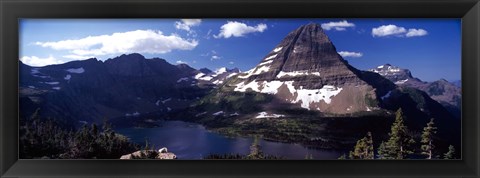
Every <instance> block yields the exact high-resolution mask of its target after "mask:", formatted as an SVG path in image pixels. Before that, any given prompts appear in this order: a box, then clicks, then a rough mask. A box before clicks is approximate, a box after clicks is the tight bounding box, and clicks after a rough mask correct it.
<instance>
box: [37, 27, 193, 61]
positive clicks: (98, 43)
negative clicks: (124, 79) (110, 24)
mask: <svg viewBox="0 0 480 178" xmlns="http://www.w3.org/2000/svg"><path fill="white" fill-rule="evenodd" d="M35 44H36V45H39V46H42V47H49V48H52V49H55V50H69V52H70V53H72V54H74V55H77V56H100V55H108V54H126V53H147V54H161V53H168V52H171V51H172V50H192V49H194V48H195V47H196V46H197V45H198V41H196V40H187V39H184V38H182V37H180V36H178V35H175V34H172V35H164V34H162V32H161V31H154V30H135V31H128V32H122V33H113V34H111V35H100V36H89V37H86V38H81V39H75V40H63V41H54V42H36V43H35Z"/></svg>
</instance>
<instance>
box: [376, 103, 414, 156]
mask: <svg viewBox="0 0 480 178" xmlns="http://www.w3.org/2000/svg"><path fill="white" fill-rule="evenodd" d="M403 117H404V116H403V111H402V108H400V109H398V110H397V112H396V117H395V122H393V124H392V128H391V131H390V133H389V134H388V135H389V136H390V138H389V139H388V141H387V142H386V143H385V151H386V154H384V159H404V158H405V157H406V156H407V155H408V154H412V153H413V151H412V150H411V149H410V146H411V145H412V144H413V143H415V141H414V140H413V138H412V137H411V136H410V135H409V134H408V129H407V126H405V124H404V119H403Z"/></svg>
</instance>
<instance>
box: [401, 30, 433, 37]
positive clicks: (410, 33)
mask: <svg viewBox="0 0 480 178" xmlns="http://www.w3.org/2000/svg"><path fill="white" fill-rule="evenodd" d="M427 34H428V32H427V31H426V30H424V29H414V28H412V29H408V33H407V34H405V36H406V37H415V36H425V35H427Z"/></svg>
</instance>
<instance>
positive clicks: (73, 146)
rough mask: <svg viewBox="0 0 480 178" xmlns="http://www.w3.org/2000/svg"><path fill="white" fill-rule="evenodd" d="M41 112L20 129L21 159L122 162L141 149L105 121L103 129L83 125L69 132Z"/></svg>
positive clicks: (26, 121)
mask: <svg viewBox="0 0 480 178" xmlns="http://www.w3.org/2000/svg"><path fill="white" fill-rule="evenodd" d="M38 112H39V110H38V109H37V110H36V111H35V113H34V114H33V115H32V116H31V117H30V118H28V119H25V120H24V122H22V125H21V126H20V138H19V143H20V144H19V154H20V155H19V156H20V158H22V159H32V158H48V159H92V158H97V159H119V158H120V157H121V156H122V155H125V154H129V153H131V152H134V151H136V150H138V149H139V145H137V144H133V143H130V142H129V141H128V139H127V138H126V137H125V136H123V135H120V134H117V133H115V132H114V131H113V130H112V126H111V125H110V124H109V123H108V122H107V121H106V120H104V123H103V125H102V126H101V128H99V126H97V125H96V124H92V125H90V126H88V125H86V124H84V125H83V127H82V128H81V129H78V130H75V129H70V130H68V129H66V128H64V127H61V126H59V124H57V123H56V122H55V121H53V120H52V119H40V118H39V117H38Z"/></svg>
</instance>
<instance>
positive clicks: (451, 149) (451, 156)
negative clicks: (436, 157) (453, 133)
mask: <svg viewBox="0 0 480 178" xmlns="http://www.w3.org/2000/svg"><path fill="white" fill-rule="evenodd" d="M443 159H455V147H453V145H450V146H448V152H447V153H445V154H444V155H443Z"/></svg>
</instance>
